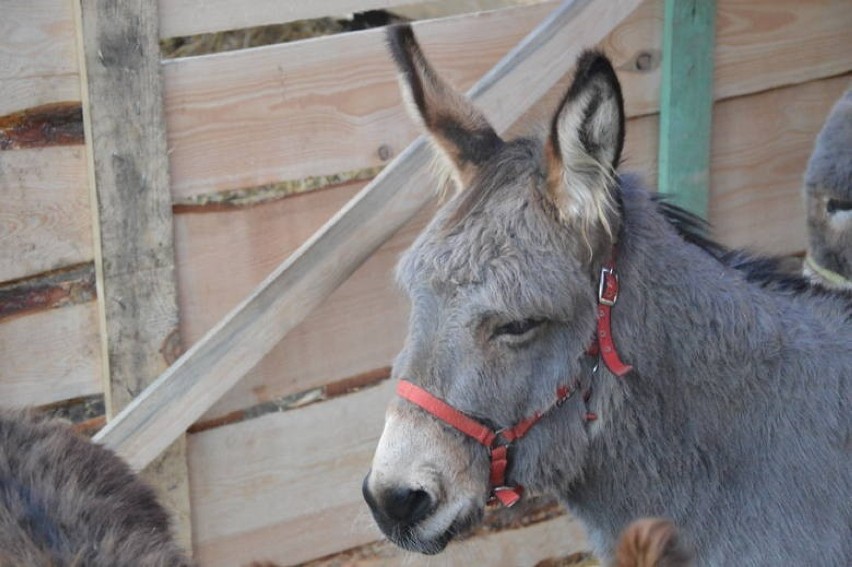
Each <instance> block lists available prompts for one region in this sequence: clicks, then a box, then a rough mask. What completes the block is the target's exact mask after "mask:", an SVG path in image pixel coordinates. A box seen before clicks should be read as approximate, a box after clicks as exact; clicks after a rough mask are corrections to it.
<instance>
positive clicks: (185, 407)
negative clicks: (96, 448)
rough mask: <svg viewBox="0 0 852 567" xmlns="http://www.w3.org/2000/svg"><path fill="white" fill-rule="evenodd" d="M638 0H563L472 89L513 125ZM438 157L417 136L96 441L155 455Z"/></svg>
mask: <svg viewBox="0 0 852 567" xmlns="http://www.w3.org/2000/svg"><path fill="white" fill-rule="evenodd" d="M640 3H641V0H606V1H603V0H596V1H590V0H585V1H583V0H566V1H565V2H563V3H562V4H561V5H560V6H559V7H558V8H557V9H556V10H554V11H553V13H552V14H551V15H550V16H549V17H548V18H547V19H546V20H545V21H543V22H542V23H541V24H540V25H539V26H538V27H537V28H536V29H535V30H533V32H532V33H530V35H529V36H527V38H526V39H525V40H524V41H522V42H521V43H520V44H519V45H518V46H517V47H516V48H515V49H514V50H512V51H511V52H510V53H509V54H507V55H506V56H505V57H504V58H503V59H502V60H501V61H500V62H499V63H498V64H497V65H496V66H495V67H494V68H493V69H492V70H491V71H490V72H489V73H488V74H486V75H485V76H484V77H483V78H482V79H481V80H480V81H479V82H478V83H477V84H476V85H475V86H474V87H473V88H472V89H471V90H470V92H469V95H470V96H471V97H472V98H473V100H474V101H476V103H477V104H478V105H479V107H480V108H482V109H483V110H484V111H485V113H486V114H487V115H488V117H489V119H490V120H491V122H492V124H493V125H494V127H495V128H496V129H497V130H498V131H504V130H506V129H507V128H508V127H509V126H510V125H511V124H512V123H513V122H514V121H515V120H517V119H518V118H519V117H520V116H521V115H522V114H523V113H524V112H525V111H526V110H528V109H529V108H530V107H531V106H532V105H533V104H534V103H535V102H536V101H537V100H538V99H539V98H541V97H542V96H543V95H544V94H545V93H546V92H547V90H548V89H549V88H550V87H552V86H553V85H554V84H555V83H556V82H557V81H558V80H559V79H560V78H562V77H563V76H564V75H565V73H567V72H568V71H569V70H570V69H571V67H572V66H573V65H574V61H575V59H576V58H577V55H578V54H579V53H580V51H581V50H582V49H583V48H586V47H589V46H593V45H595V44H597V43H598V42H600V41H601V40H602V39H603V38H604V37H605V36H606V35H607V34H608V33H609V32H610V31H611V30H612V29H613V28H614V27H615V26H616V25H618V24H619V23H620V22H621V21H622V20H623V19H624V18H626V17H627V16H628V15H629V14H630V13H631V12H632V11H633V10H634V9H635V8H636V7H637V6H638V5H639V4H640ZM416 27H417V26H416V24H415V29H416ZM388 65H390V60H389V61H388ZM431 157H432V154H431V150H430V149H429V147H428V145H427V143H426V142H425V141H424V140H423V139H422V138H421V139H418V140H416V141H415V142H414V143H413V144H412V145H411V146H409V147H408V148H407V149H406V150H405V151H404V152H403V153H402V154H400V155H399V156H398V157H397V158H396V160H394V162H393V163H391V164H390V165H389V166H388V167H387V168H386V169H385V170H384V171H383V172H382V174H381V175H379V176H378V177H377V178H376V179H375V180H374V181H373V182H372V183H370V184H369V185H368V186H367V187H365V188H364V189H363V190H362V191H361V192H360V193H359V194H358V195H356V196H355V197H354V198H353V199H352V201H350V202H349V203H348V204H347V205H346V206H345V207H344V208H343V209H341V210H340V211H339V212H338V213H337V214H336V215H335V216H334V217H333V218H332V219H331V220H329V221H328V222H327V223H326V224H325V225H324V226H323V227H322V228H321V229H320V230H319V231H317V233H316V234H314V236H313V237H311V238H310V239H309V240H308V241H307V242H305V244H303V245H302V246H301V247H300V248H299V249H298V250H297V251H296V252H294V253H293V255H291V256H290V257H289V258H288V259H287V260H286V261H285V262H284V263H283V264H282V265H281V266H279V267H278V268H277V269H276V270H275V271H274V272H273V273H272V274H271V275H270V276H269V277H268V278H267V279H266V280H264V281H263V283H261V284H260V286H259V287H258V288H257V289H256V290H255V291H254V292H253V293H252V294H251V295H250V296H249V297H248V298H247V299H246V300H245V301H243V302H242V303H241V304H240V305H238V306H237V307H236V308H235V309H234V310H233V311H231V313H229V314H228V315H227V316H226V317H225V318H224V319H223V320H222V321H221V322H220V323H219V324H218V325H216V326H215V327H214V328H213V329H211V330H210V331H209V332H208V333H207V334H206V335H205V336H204V337H203V338H202V339H201V340H200V341H198V343H196V344H195V345H194V346H193V347H192V348H190V349H189V350H188V351H187V352H186V353H185V354H184V355H183V356H182V357H180V359H178V360H177V361H176V362H175V363H174V365H172V366H171V368H169V369H168V370H167V371H166V372H164V373H163V374H162V375H161V376H160V377H159V378H158V379H157V380H156V381H155V382H154V383H153V384H151V386H149V387H148V388H147V389H146V390H145V391H143V392H142V393H141V394H140V395H139V396H138V397H137V398H136V399H135V400H133V402H132V403H131V404H130V405H129V406H127V407H126V408H125V409H124V410H123V411H122V412H121V413H120V414H119V415H118V416H117V417H116V418H115V419H114V420H113V421H111V422H110V423H108V424H107V425H106V427H104V429H103V430H101V431H100V432H99V433H98V434H97V435H96V436H95V440H96V441H98V442H100V443H103V444H104V445H106V446H107V447H109V448H111V449H112V450H114V451H115V452H116V453H118V454H119V455H120V456H121V457H123V458H124V459H126V460H127V461H128V463H130V466H132V467H133V468H134V469H140V468H142V467H144V466H145V465H146V464H147V463H149V462H151V460H152V459H154V458H155V457H156V456H157V455H158V454H159V453H160V452H161V451H162V450H164V449H165V448H166V447H168V446H169V444H170V443H171V442H172V441H173V440H174V439H176V438H177V437H178V436H180V435H181V434H182V433H183V432H184V431H185V430H186V429H187V428H188V427H189V426H190V425H191V424H192V423H193V422H195V421H196V420H197V419H198V418H199V417H201V415H203V414H204V412H205V411H207V410H208V409H209V408H210V407H211V406H212V405H213V404H214V403H215V402H216V401H217V400H218V399H219V398H220V397H221V396H222V395H223V394H225V392H227V391H228V390H229V389H230V388H231V387H232V386H233V385H234V384H236V383H237V382H238V381H239V380H240V378H242V377H243V375H244V374H245V373H246V372H248V371H249V370H250V369H251V368H252V367H253V366H254V365H255V364H257V363H258V362H259V361H260V360H261V359H262V358H263V357H264V356H265V355H266V353H268V352H269V351H270V350H271V349H272V347H274V346H275V344H276V343H278V341H280V340H281V339H282V338H283V337H284V336H285V335H286V334H287V333H288V332H289V331H290V330H291V329H292V328H293V327H295V326H296V325H297V324H299V323H300V322H301V321H302V320H303V319H304V318H305V317H306V316H307V315H308V314H309V313H310V312H311V311H312V310H313V309H314V308H315V307H317V306H318V305H319V304H320V303H322V302H323V301H324V300H325V298H326V297H328V296H329V295H330V294H331V293H332V292H333V291H334V290H335V289H337V287H338V286H339V285H340V284H342V283H343V282H344V281H345V280H346V279H347V278H348V277H349V276H350V275H351V274H352V273H353V272H354V271H355V270H356V269H357V268H358V267H359V266H360V265H361V264H362V263H363V262H364V261H365V260H366V259H367V258H368V257H369V256H370V255H371V254H372V253H373V252H374V251H375V250H376V249H377V248H378V247H379V246H381V245H382V243H384V242H385V241H386V240H387V239H388V238H390V237H391V236H392V235H393V234H394V233H395V232H396V231H397V230H398V229H399V228H400V227H402V226H403V225H404V224H405V223H406V222H408V220H410V219H411V218H412V217H413V216H414V214H415V213H416V212H417V211H418V210H419V209H421V208H422V207H423V206H424V205H425V204H427V203H428V202H429V201H430V200H431V198H432V196H433V194H434V191H432V190H431V189H430V188H429V185H430V184H431V183H432V181H431V177H430V173H429V163H430V161H431Z"/></svg>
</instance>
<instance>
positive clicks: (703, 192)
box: [659, 0, 716, 218]
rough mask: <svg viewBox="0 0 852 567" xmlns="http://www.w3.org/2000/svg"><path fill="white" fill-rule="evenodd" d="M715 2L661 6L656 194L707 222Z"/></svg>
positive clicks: (682, 0)
mask: <svg viewBox="0 0 852 567" xmlns="http://www.w3.org/2000/svg"><path fill="white" fill-rule="evenodd" d="M715 31H716V0H666V3H665V23H664V29H663V57H662V65H663V69H662V84H661V85H660V148H659V149H660V153H659V190H660V192H661V193H664V194H666V195H670V196H671V199H672V201H673V202H674V203H675V204H677V205H680V206H682V207H684V208H686V209H687V210H689V211H692V212H693V213H695V214H698V215H700V216H702V217H704V218H707V208H708V195H709V189H710V182H709V179H710V175H709V174H710V128H711V125H712V117H713V49H714V46H715V36H716V33H715Z"/></svg>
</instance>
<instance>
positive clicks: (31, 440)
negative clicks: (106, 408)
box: [0, 410, 190, 567]
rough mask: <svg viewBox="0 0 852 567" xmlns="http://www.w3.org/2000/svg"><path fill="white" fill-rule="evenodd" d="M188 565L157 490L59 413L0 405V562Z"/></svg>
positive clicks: (12, 565)
mask: <svg viewBox="0 0 852 567" xmlns="http://www.w3.org/2000/svg"><path fill="white" fill-rule="evenodd" d="M23 565H27V566H38V567H60V566H69V567H70V566H73V567H83V566H86V567H89V566H103V567H117V566H130V565H133V566H137V565H138V566H146V567H148V566H150V567H155V566H156V567H183V566H189V565H190V562H189V560H188V559H187V558H186V557H185V556H184V554H183V552H182V551H181V550H180V548H179V547H178V545H177V544H176V543H175V542H174V541H173V539H172V536H171V533H170V529H169V517H168V514H167V513H166V511H165V510H164V509H163V508H162V507H161V506H160V504H159V503H158V502H157V499H156V497H155V495H154V492H153V491H152V490H151V488H149V487H148V486H147V485H146V484H145V483H143V482H142V481H141V480H139V479H138V478H137V477H136V475H134V474H133V473H132V472H131V470H130V469H129V468H128V467H127V465H126V464H125V463H124V462H123V461H122V460H121V459H119V458H118V457H117V456H116V455H115V454H113V453H112V452H110V451H108V450H107V449H104V448H103V447H100V446H99V445H95V444H94V443H91V442H90V441H89V440H88V439H84V438H83V437H81V436H79V435H77V434H76V433H75V432H73V431H72V430H71V429H70V428H69V427H68V426H67V425H66V424H64V423H63V422H61V421H60V420H55V419H49V418H46V417H44V416H38V415H36V414H32V413H26V412H20V411H9V410H4V411H0V567H19V566H23Z"/></svg>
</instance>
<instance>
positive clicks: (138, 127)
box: [75, 0, 191, 546]
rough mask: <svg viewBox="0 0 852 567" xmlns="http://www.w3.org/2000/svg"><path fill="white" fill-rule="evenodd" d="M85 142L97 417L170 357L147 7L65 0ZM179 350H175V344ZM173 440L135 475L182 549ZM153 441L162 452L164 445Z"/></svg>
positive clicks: (161, 178)
mask: <svg viewBox="0 0 852 567" xmlns="http://www.w3.org/2000/svg"><path fill="white" fill-rule="evenodd" d="M75 7H76V9H77V10H78V11H77V13H76V15H77V17H78V23H79V27H78V40H79V45H80V48H79V51H80V68H81V69H83V70H84V76H85V78H86V81H85V83H86V84H85V89H84V90H83V91H82V95H83V96H82V99H83V107H84V112H85V119H86V120H85V122H86V139H87V148H88V150H89V156H90V167H91V171H92V172H93V176H92V177H93V187H91V188H90V189H91V190H93V192H94V197H93V202H95V203H96V205H97V206H96V207H94V208H93V210H94V217H95V219H96V220H95V229H96V233H97V236H96V238H97V239H98V240H97V241H96V248H95V265H96V268H97V274H98V278H99V282H98V283H99V292H100V294H99V295H100V299H101V301H100V306H101V309H102V315H101V317H102V333H103V336H102V341H103V345H104V349H105V356H106V366H105V369H104V370H105V372H104V374H105V376H104V377H105V378H106V379H107V383H106V385H105V388H104V389H105V397H106V410H107V417H108V418H110V417H112V416H114V415H115V414H116V413H117V412H119V411H120V410H121V409H122V408H124V407H126V406H127V404H128V403H130V401H131V400H133V398H134V397H135V396H137V395H138V394H139V393H140V392H141V391H142V390H143V389H144V388H145V387H146V386H147V385H148V384H149V383H150V382H152V381H153V380H154V379H155V378H156V377H157V376H158V375H159V374H160V373H161V372H162V371H163V370H165V369H166V368H167V367H168V366H169V363H170V362H171V358H170V354H171V352H172V351H173V350H174V348H175V343H176V342H178V344H179V341H177V340H176V336H177V332H178V331H177V327H178V310H177V291H176V282H175V274H174V244H173V242H174V240H173V228H172V209H171V207H172V203H171V193H170V189H169V175H168V158H167V156H166V136H165V120H164V116H163V106H162V82H161V78H160V50H159V34H158V23H159V18H158V14H157V4H156V3H155V2H149V1H147V0H131V1H126V2H121V3H105V2H99V1H98V0H75ZM178 348H179V347H178ZM179 437H180V435H175V436H174V437H173V438H172V439H170V441H169V443H168V444H166V446H168V445H171V444H172V442H174V441H176V440H177V441H178V445H177V447H174V448H173V449H172V452H171V453H170V454H167V456H166V457H165V458H166V462H162V461H161V462H159V463H158V464H157V465H156V466H155V467H154V468H152V469H149V470H148V471H146V472H145V477H146V478H147V480H148V481H149V482H151V483H152V484H153V485H154V486H155V487H156V488H157V490H158V491H159V492H160V494H161V495H162V497H163V500H164V501H165V503H166V504H168V506H169V508H170V509H171V510H172V514H173V518H174V519H175V520H176V522H175V523H176V531H177V533H178V534H179V537H180V538H181V540H182V543H184V544H186V545H187V546H189V538H190V533H191V530H190V526H189V494H188V490H187V486H186V479H187V471H186V458H185V452H184V451H183V450H182V445H181V443H182V441H180V440H179ZM166 446H164V447H163V449H165V448H166Z"/></svg>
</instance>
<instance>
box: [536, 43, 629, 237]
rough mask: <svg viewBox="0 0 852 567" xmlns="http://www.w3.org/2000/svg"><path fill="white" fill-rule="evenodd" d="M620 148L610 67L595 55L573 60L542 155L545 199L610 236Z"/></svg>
mask: <svg viewBox="0 0 852 567" xmlns="http://www.w3.org/2000/svg"><path fill="white" fill-rule="evenodd" d="M623 146H624V100H623V99H622V96H621V87H620V86H619V83H618V78H617V77H616V75H615V71H614V70H613V68H612V64H611V63H610V62H609V60H608V59H607V58H606V56H604V55H603V54H601V53H599V52H597V51H586V52H584V53H583V54H582V55H580V57H579V59H578V60H577V69H576V72H575V74H574V80H573V82H572V84H571V87H570V88H569V89H568V92H567V93H566V95H565V98H563V99H562V103H561V104H560V105H559V109H558V110H557V112H556V115H555V116H554V117H553V121H552V123H551V128H550V136H549V138H548V141H547V144H546V148H545V155H546V159H547V164H546V167H547V172H548V184H547V190H548V196H549V197H550V200H551V201H552V202H553V204H554V205H555V206H556V208H557V209H558V210H559V212H560V214H561V216H562V217H563V218H564V219H566V220H571V221H579V222H580V223H581V224H582V225H585V226H587V227H589V226H591V225H596V224H602V225H603V228H604V229H605V230H606V231H607V232H609V233H610V236H613V234H612V230H613V229H614V228H615V227H614V226H612V225H613V222H614V220H615V219H614V218H613V215H614V214H615V210H614V195H613V191H614V189H615V170H616V168H617V167H618V162H619V160H620V159H621V150H622V147H623Z"/></svg>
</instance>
